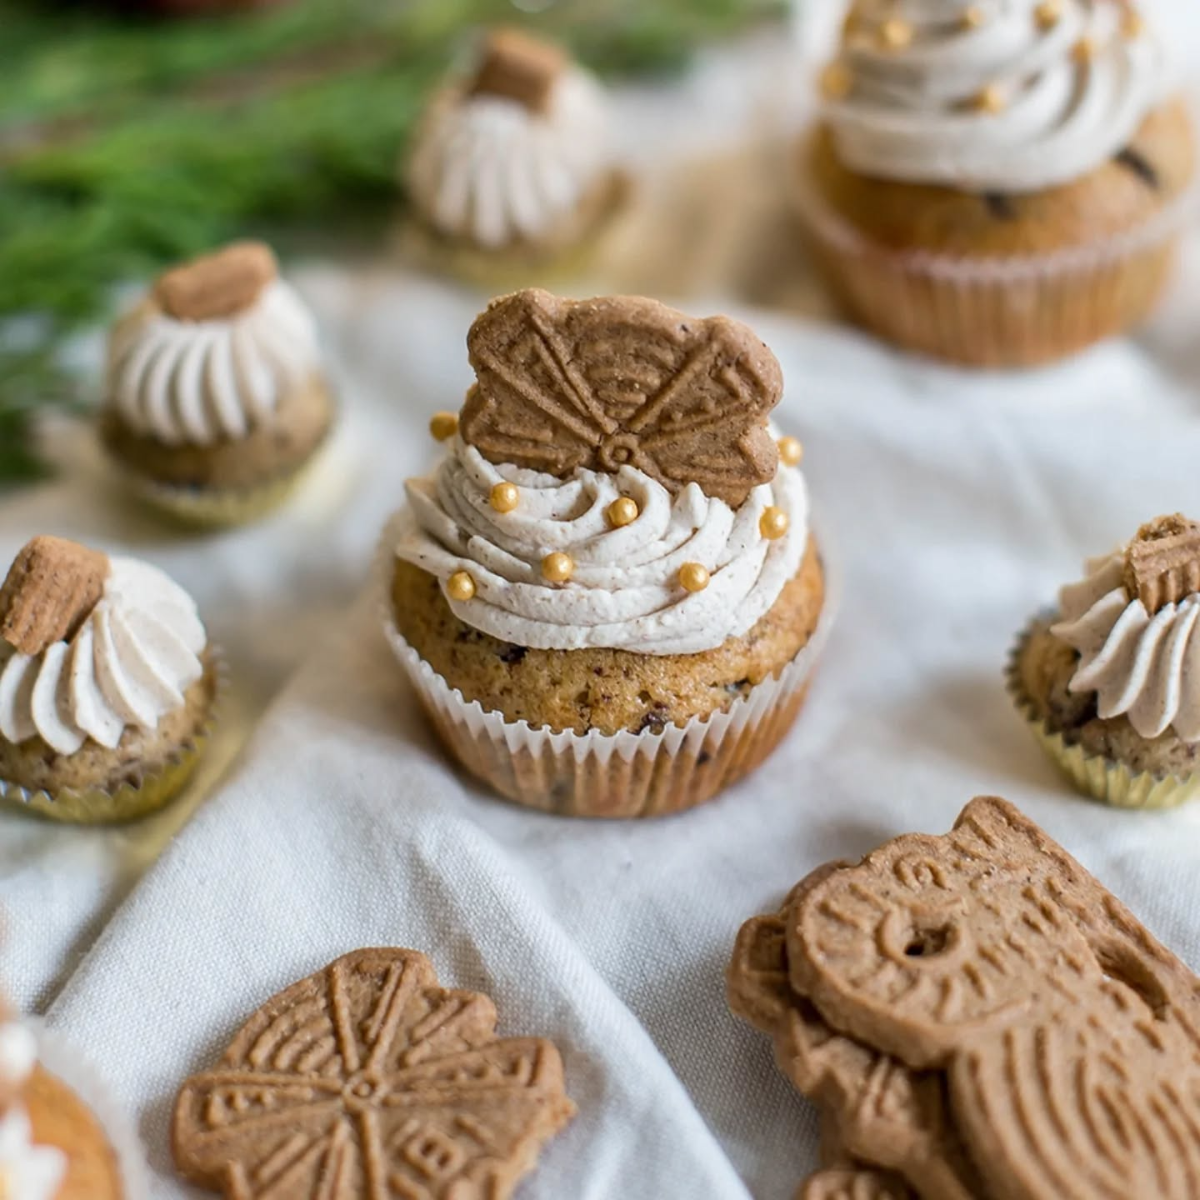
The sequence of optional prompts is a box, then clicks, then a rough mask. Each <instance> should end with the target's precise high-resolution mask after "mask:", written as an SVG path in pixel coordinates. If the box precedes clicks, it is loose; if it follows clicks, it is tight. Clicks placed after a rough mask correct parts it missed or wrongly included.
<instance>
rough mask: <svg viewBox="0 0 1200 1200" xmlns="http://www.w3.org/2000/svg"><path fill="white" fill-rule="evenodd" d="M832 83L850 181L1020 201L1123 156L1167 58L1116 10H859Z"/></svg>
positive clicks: (1070, 2) (955, 6) (1077, 2)
mask: <svg viewBox="0 0 1200 1200" xmlns="http://www.w3.org/2000/svg"><path fill="white" fill-rule="evenodd" d="M827 83H828V87H827V91H828V92H829V94H830V95H829V101H828V103H827V105H826V108H825V115H826V117H827V120H828V122H829V125H830V127H831V129H832V131H833V136H834V141H835V145H836V149H837V152H838V156H839V157H840V158H841V160H842V161H843V162H844V163H845V165H846V166H848V167H849V168H850V169H851V170H854V171H857V172H859V173H860V174H864V175H869V176H875V177H880V178H886V179H895V180H901V181H904V182H909V183H930V184H945V185H949V186H952V187H958V188H963V189H966V190H974V189H979V190H988V189H997V190H1002V191H1008V192H1027V191H1036V190H1039V189H1042V188H1048V187H1052V186H1055V185H1057V184H1061V183H1066V182H1068V181H1070V180H1073V179H1076V178H1078V177H1080V176H1082V175H1085V174H1086V173H1087V172H1089V171H1091V170H1093V169H1094V168H1095V167H1098V166H1099V165H1100V164H1101V163H1103V162H1104V161H1105V160H1106V159H1108V158H1111V157H1112V156H1113V155H1115V154H1117V153H1118V152H1119V151H1120V150H1122V149H1123V148H1124V147H1125V146H1126V144H1127V143H1128V142H1129V140H1130V139H1131V138H1132V137H1133V135H1134V134H1135V133H1136V131H1137V129H1138V127H1139V126H1140V125H1141V123H1142V121H1143V120H1144V118H1145V117H1146V116H1147V114H1148V113H1149V111H1150V109H1151V108H1152V107H1153V106H1154V105H1155V104H1156V103H1157V102H1158V101H1159V99H1160V98H1161V97H1162V94H1163V86H1164V81H1163V55H1162V52H1161V48H1160V46H1159V44H1158V43H1157V42H1156V41H1155V40H1154V39H1153V38H1152V37H1151V36H1150V35H1149V34H1148V33H1147V32H1146V31H1145V29H1144V28H1142V26H1141V23H1140V21H1136V23H1135V19H1134V18H1133V16H1132V15H1131V14H1130V13H1129V12H1128V10H1127V9H1126V8H1125V6H1123V5H1121V4H1118V3H1113V2H1112V0H1049V2H1047V0H972V2H971V3H965V2H963V0H860V3H859V4H858V5H857V7H856V9H855V14H854V16H853V17H852V18H851V19H850V21H849V23H848V25H847V30H846V34H845V37H844V40H843V46H842V51H841V56H840V59H839V60H838V62H837V64H836V65H835V66H834V67H833V68H832V70H831V72H830V75H829V76H828V77H827Z"/></svg>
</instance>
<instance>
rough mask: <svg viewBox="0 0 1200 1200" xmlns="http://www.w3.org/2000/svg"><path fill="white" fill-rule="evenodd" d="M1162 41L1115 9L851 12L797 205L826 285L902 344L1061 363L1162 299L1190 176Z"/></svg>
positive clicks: (930, 7)
mask: <svg viewBox="0 0 1200 1200" xmlns="http://www.w3.org/2000/svg"><path fill="white" fill-rule="evenodd" d="M1168 78H1169V75H1168V73H1167V71H1166V67H1165V64H1164V56H1163V53H1162V49H1161V47H1160V45H1159V43H1158V42H1157V41H1156V40H1155V38H1154V37H1153V36H1152V35H1151V33H1150V32H1149V30H1148V29H1147V28H1146V26H1145V23H1144V22H1143V20H1142V19H1141V17H1140V16H1139V15H1138V14H1137V13H1136V12H1135V11H1134V9H1133V6H1132V4H1117V3H1111V2H1110V0H975V2H974V3H968V2H966V0H860V2H859V3H857V4H856V5H855V6H854V9H853V11H852V13H851V15H850V17H849V18H848V19H847V23H846V26H845V31H844V36H843V39H842V43H841V48H840V51H839V54H838V57H837V59H836V60H835V61H834V62H833V63H832V64H831V65H830V67H829V68H828V69H827V70H826V72H825V75H824V79H823V87H824V93H825V103H824V107H823V112H822V120H821V122H820V124H819V127H818V129H817V131H816V133H815V135H814V136H813V137H811V138H809V139H806V140H805V142H804V143H803V145H802V147H801V153H800V163H799V167H800V172H799V173H800V179H799V185H798V199H799V203H800V211H801V214H802V216H803V218H804V222H805V225H806V226H807V228H808V230H809V231H810V233H811V235H812V239H811V240H812V241H813V244H814V245H815V247H816V248H817V250H818V253H819V257H820V259H821V260H822V261H823V263H824V265H825V266H826V267H827V268H828V271H827V274H828V276H829V279H830V282H831V285H832V286H833V287H834V288H835V290H836V291H837V292H838V293H839V294H840V296H841V297H842V298H843V299H844V301H845V302H846V303H847V305H848V307H849V308H850V309H851V311H852V312H853V313H854V314H855V315H856V316H857V317H858V318H859V319H860V320H861V321H862V322H863V323H864V324H866V325H868V326H869V327H870V328H872V329H873V330H875V331H876V332H877V333H879V334H881V335H882V336H884V337H886V338H889V339H891V340H893V341H895V342H897V343H899V344H900V345H902V346H906V347H909V348H912V349H914V350H919V351H923V352H925V353H928V354H933V355H937V356H939V357H942V358H947V359H951V360H954V361H958V362H963V363H969V364H976V365H1003V366H1012V365H1026V364H1032V363H1038V362H1042V361H1046V360H1049V359H1054V358H1058V357H1060V356H1063V355H1066V354H1069V353H1071V352H1073V351H1076V350H1079V349H1081V348H1083V347H1084V346H1087V345H1089V344H1090V343H1092V342H1095V341H1098V340H1100V339H1102V338H1105V337H1109V336H1111V335H1113V334H1118V333H1121V332H1123V331H1124V330H1126V329H1128V328H1130V327H1131V326H1133V325H1135V324H1136V323H1138V322H1139V321H1140V320H1141V319H1142V318H1144V317H1145V316H1146V315H1147V314H1148V313H1149V312H1150V310H1151V309H1152V307H1153V305H1154V303H1155V301H1156V300H1157V299H1158V297H1159V295H1160V293H1161V292H1162V290H1163V285H1164V282H1165V280H1166V278H1167V275H1168V270H1169V267H1170V265H1171V263H1172V261H1173V258H1174V250H1175V243H1176V239H1177V235H1178V233H1179V231H1180V229H1181V227H1182V224H1183V221H1184V219H1185V217H1186V215H1187V212H1188V210H1189V202H1190V199H1191V195H1192V182H1193V175H1194V146H1193V135H1192V129H1191V123H1190V121H1189V118H1188V115H1187V112H1186V110H1185V107H1184V105H1183V103H1182V102H1181V101H1179V100H1172V99H1170V98H1169V96H1168V94H1167V91H1166V89H1165V85H1164V81H1165V80H1166V79H1168Z"/></svg>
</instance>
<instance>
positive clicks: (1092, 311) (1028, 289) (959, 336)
mask: <svg viewBox="0 0 1200 1200" xmlns="http://www.w3.org/2000/svg"><path fill="white" fill-rule="evenodd" d="M790 176H791V180H792V199H793V203H794V206H795V209H796V212H797V214H798V216H799V218H800V221H801V224H802V225H803V227H804V229H805V231H806V232H807V234H808V237H809V241H810V243H811V245H812V247H813V249H814V251H815V253H816V255H817V258H818V260H819V262H820V265H821V266H822V267H823V269H824V273H825V275H826V277H827V279H828V281H829V284H830V286H831V287H832V289H833V290H834V291H835V292H836V293H837V294H838V296H839V297H840V298H841V299H842V301H843V302H844V303H845V304H846V305H847V307H848V308H849V309H850V310H851V311H852V312H853V313H854V314H855V316H856V317H857V318H858V320H859V321H861V322H862V323H863V324H864V325H865V326H867V327H868V328H869V329H871V330H872V331H873V332H875V333H877V334H879V335H880V336H881V337H883V338H886V339H887V340H888V341H891V342H894V343H896V344H898V345H900V346H904V347H906V348H908V349H911V350H915V351H918V352H920V353H923V354H929V355H932V356H934V357H936V358H941V359H946V360H949V361H951V362H958V363H963V364H966V365H969V366H989V367H1018V366H1033V365H1036V364H1038V363H1045V362H1050V361H1053V360H1054V359H1058V358H1064V357H1066V356H1067V355H1070V354H1073V353H1075V352H1077V351H1080V350H1082V349H1084V348H1085V347H1087V346H1090V345H1092V344H1093V343H1095V342H1099V341H1103V340H1104V339H1106V338H1109V337H1113V336H1115V335H1117V334H1120V333H1122V332H1124V331H1125V330H1128V329H1131V328H1133V327H1134V326H1136V325H1137V324H1139V323H1140V322H1141V321H1142V320H1143V319H1144V318H1146V317H1147V316H1149V315H1150V313H1151V312H1152V311H1153V309H1154V306H1155V304H1156V302H1157V301H1158V299H1159V297H1160V296H1161V294H1162V292H1163V290H1164V288H1165V286H1166V283H1167V280H1168V277H1169V274H1170V270H1171V267H1172V265H1173V263H1174V259H1175V252H1176V249H1177V242H1178V239H1179V236H1180V234H1181V232H1182V231H1183V228H1184V226H1185V225H1186V223H1187V221H1188V219H1189V218H1190V217H1191V216H1192V215H1193V214H1194V213H1195V211H1196V209H1197V199H1198V197H1200V180H1197V181H1195V182H1193V184H1192V186H1191V187H1189V188H1188V189H1187V190H1186V191H1185V192H1184V193H1183V194H1181V195H1180V196H1179V197H1178V198H1176V199H1175V200H1173V201H1172V202H1171V203H1169V204H1168V205H1166V206H1165V207H1164V208H1162V209H1161V210H1160V211H1159V212H1158V213H1157V214H1156V215H1155V216H1154V217H1153V218H1151V219H1150V220H1148V221H1146V222H1144V223H1143V224H1141V225H1140V226H1138V227H1136V228H1134V229H1131V230H1129V231H1127V232H1126V233H1124V234H1121V235H1118V236H1110V237H1106V238H1102V239H1097V240H1096V241H1095V242H1091V243H1088V244H1085V245H1079V246H1071V247H1066V248H1064V249H1062V250H1059V251H1054V252H1047V253H1043V254H1027V255H1019V256H1018V255H1012V256H1008V257H982V256H980V257H977V258H969V257H963V256H956V255H950V254H938V253H933V252H930V251H898V250H892V249H889V248H887V247H884V246H880V245H878V244H876V243H874V242H872V241H870V239H868V238H867V237H865V236H864V235H863V234H862V233H860V232H859V231H858V230H857V229H856V228H855V227H854V226H853V225H851V224H850V223H849V222H848V221H846V220H844V219H843V218H842V217H841V216H840V215H839V214H838V213H836V212H835V211H834V210H833V209H832V208H831V207H830V206H829V205H828V204H827V203H826V202H825V201H824V200H823V198H822V197H821V196H820V195H819V194H818V192H817V189H816V186H815V185H814V184H813V182H812V181H811V180H810V179H807V178H804V177H803V175H802V172H801V170H800V169H798V168H793V170H792V171H791V173H790Z"/></svg>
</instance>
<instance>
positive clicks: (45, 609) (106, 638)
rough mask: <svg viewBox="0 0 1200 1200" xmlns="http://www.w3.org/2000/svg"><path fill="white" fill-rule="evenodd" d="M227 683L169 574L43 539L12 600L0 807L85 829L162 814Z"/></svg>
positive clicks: (5, 640)
mask: <svg viewBox="0 0 1200 1200" xmlns="http://www.w3.org/2000/svg"><path fill="white" fill-rule="evenodd" d="M220 680H221V668H220V658H219V655H218V653H217V651H216V650H215V649H214V648H213V647H212V646H211V645H210V643H209V640H208V635H207V634H206V633H205V630H204V626H203V624H201V622H200V618H199V616H198V615H197V612H196V605H195V604H194V602H193V601H192V598H191V597H190V596H189V595H188V594H187V592H185V591H184V590H183V588H181V587H180V586H179V585H178V584H177V583H175V582H174V581H173V580H171V579H170V578H168V577H167V576H166V575H165V574H164V573H163V572H162V571H160V570H158V568H157V567H152V566H151V565H150V564H149V563H143V562H139V561H138V560H136V559H132V558H110V557H109V556H108V555H106V554H102V553H101V552H100V551H98V550H92V549H89V548H88V547H86V546H80V545H78V544H76V543H74V542H69V541H66V540H64V539H62V538H56V537H36V538H34V539H33V540H32V541H31V542H30V543H29V544H28V545H27V546H25V548H24V549H23V550H22V551H21V552H20V554H18V555H17V557H16V560H15V561H14V562H13V564H12V567H11V568H10V569H9V572H8V577H7V578H6V579H5V581H4V585H3V587H2V588H0V798H2V799H4V800H6V801H8V802H9V803H10V804H14V805H16V806H18V807H20V808H24V809H26V810H32V811H35V812H39V813H42V814H43V815H45V816H50V817H54V818H56V819H57V820H62V821H76V822H87V823H94V822H105V821H119V820H125V819H128V818H131V817H137V816H141V815H142V814H144V813H147V812H150V811H152V810H154V809H157V808H160V807H162V806H163V805H164V804H166V803H167V802H168V801H169V800H170V799H172V797H174V796H175V795H176V794H177V793H178V792H179V791H180V789H181V788H182V787H183V786H184V784H185V783H186V782H187V780H188V779H189V778H190V776H191V774H192V772H193V770H194V769H195V767H196V765H197V763H198V761H199V758H200V754H201V752H202V750H203V748H204V746H205V744H206V743H207V741H208V738H209V734H210V732H211V728H212V724H213V715H214V710H215V707H216V700H217V693H218V690H219V686H220Z"/></svg>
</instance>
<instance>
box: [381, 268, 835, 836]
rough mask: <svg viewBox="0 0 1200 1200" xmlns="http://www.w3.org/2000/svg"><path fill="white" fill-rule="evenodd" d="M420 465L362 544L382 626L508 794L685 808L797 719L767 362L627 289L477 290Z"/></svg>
mask: <svg viewBox="0 0 1200 1200" xmlns="http://www.w3.org/2000/svg"><path fill="white" fill-rule="evenodd" d="M467 344H468V351H469V355H470V360H471V364H472V366H473V367H474V369H475V374H476V383H475V384H474V385H473V386H472V388H471V389H470V391H469V392H468V393H467V398H466V403H465V405H464V407H463V409H462V412H461V414H459V415H457V416H455V415H453V414H441V415H440V416H439V417H437V418H435V419H434V423H433V431H434V434H435V436H437V437H440V438H443V439H444V440H445V442H446V453H445V455H444V457H443V458H442V459H441V461H440V462H439V463H438V465H437V466H436V468H435V469H434V471H433V473H432V474H431V475H429V476H428V477H427V478H421V479H414V480H410V481H409V483H408V485H407V494H408V504H407V506H406V507H405V509H404V510H403V511H402V512H401V513H400V514H398V516H397V518H396V519H395V520H394V522H393V523H392V525H391V526H390V527H389V531H388V534H387V536H386V538H385V545H384V554H383V573H384V576H385V590H386V601H385V622H384V623H385V627H386V629H387V632H388V635H389V638H390V640H391V643H392V645H393V648H394V649H395V650H396V653H397V655H398V657H399V659H400V661H401V663H402V664H403V665H404V667H405V668H406V670H407V672H408V674H409V676H410V678H411V679H412V681H413V683H414V684H415V686H416V689H417V692H418V695H419V696H420V698H421V700H422V702H423V704H424V705H425V708H426V709H427V711H428V712H429V714H430V716H431V717H432V719H433V722H434V724H435V726H436V727H437V729H438V731H439V732H440V734H441V735H442V738H443V740H444V741H445V742H446V744H447V746H448V747H449V748H450V750H451V751H452V752H453V753H454V754H455V755H456V756H457V757H458V758H459V760H460V761H461V762H462V763H463V765H464V766H465V767H466V768H467V769H468V770H469V771H471V772H472V773H474V774H475V775H477V776H478V777H479V778H481V779H483V780H484V781H485V782H487V783H488V784H490V785H491V786H492V787H493V788H494V789H495V790H496V791H498V792H500V793H501V794H502V795H504V796H506V797H508V798H509V799H512V800H515V801H518V802H519V803H522V804H526V805H530V806H533V807H536V808H542V809H547V810H551V811H555V812H561V813H572V814H578V815H588V816H645V815H652V814H656V813H661V812H669V811H673V810H678V809H682V808H687V807H690V806H692V805H695V804H699V803H701V802H703V801H705V800H708V799H709V798H711V797H712V796H714V795H715V794H716V793H717V792H718V791H719V790H720V789H721V788H723V787H725V786H726V785H728V784H730V783H732V782H734V781H735V780H736V779H738V778H740V777H741V776H743V775H744V774H746V773H747V772H748V771H750V770H751V769H753V768H754V767H755V766H757V765H758V764H759V763H760V762H761V761H762V760H763V759H764V758H765V757H766V756H767V754H769V753H770V751H771V750H772V749H773V748H774V746H775V745H776V744H777V743H778V742H779V740H780V739H781V738H782V737H783V735H784V734H785V733H786V732H787V730H788V728H789V726H790V725H791V723H792V720H793V718H794V717H795V716H796V714H797V712H798V711H799V709H800V706H801V703H802V701H803V699H804V695H805V692H806V689H807V684H808V681H809V676H810V671H811V667H812V663H813V660H814V658H815V656H816V653H817V650H818V647H819V645H820V642H821V640H822V639H823V634H824V631H825V629H826V628H827V626H828V618H827V616H826V613H825V609H826V604H825V575H824V570H823V567H822V561H821V556H820V554H819V552H818V548H817V545H816V542H815V539H814V538H813V536H812V534H811V532H810V529H809V519H808V500H807V494H806V491H805V486H804V479H803V477H802V475H801V474H800V472H799V471H798V470H797V469H796V464H797V463H798V462H799V459H800V445H799V443H798V442H797V441H796V440H795V439H794V438H783V439H782V440H778V441H777V438H776V435H775V433H774V431H773V430H772V429H771V427H770V426H769V424H768V416H769V413H770V411H771V409H772V408H773V407H774V405H775V404H776V403H777V402H778V400H779V397H780V393H781V390H782V377H781V373H780V369H779V364H778V363H777V362H776V360H775V358H774V356H773V355H772V354H771V352H770V350H768V349H767V347H766V346H764V345H763V344H762V342H760V341H759V340H758V339H757V338H756V337H755V336H754V334H753V333H752V332H751V331H750V330H749V329H747V328H746V327H745V326H743V325H740V324H739V323H738V322H736V321H731V320H729V319H728V318H726V317H714V318H709V319H706V320H697V319H693V318H690V317H686V316H684V315H683V314H681V313H678V312H675V311H673V310H672V309H669V308H667V307H666V306H664V305H662V304H659V303H657V302H656V301H653V300H646V299H641V298H637V297H607V298H602V299H596V300H586V301H578V302H576V301H568V300H560V299H558V298H556V297H554V296H552V295H550V294H549V293H547V292H543V291H537V290H531V291H524V292H518V293H516V294H514V295H512V296H507V297H504V298H502V299H499V300H496V301H493V303H492V304H491V305H490V306H489V307H488V309H487V310H486V311H485V312H484V313H483V314H482V315H481V316H480V317H479V318H478V319H477V320H476V322H475V323H474V325H473V326H472V328H471V331H470V333H469V335H468V339H467Z"/></svg>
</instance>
